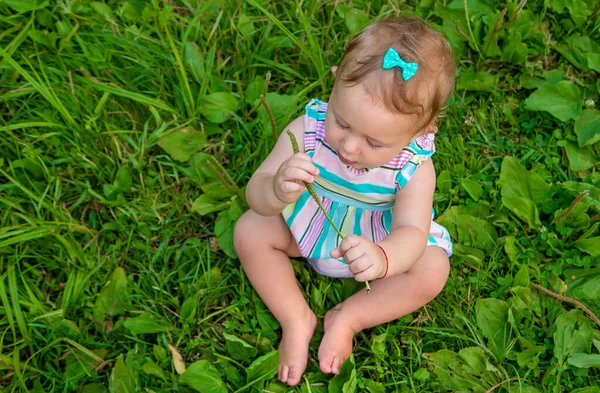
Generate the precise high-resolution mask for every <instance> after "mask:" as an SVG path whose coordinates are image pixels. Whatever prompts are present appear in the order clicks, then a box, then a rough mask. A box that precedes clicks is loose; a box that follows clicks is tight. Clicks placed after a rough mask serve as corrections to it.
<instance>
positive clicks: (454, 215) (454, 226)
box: [437, 206, 498, 250]
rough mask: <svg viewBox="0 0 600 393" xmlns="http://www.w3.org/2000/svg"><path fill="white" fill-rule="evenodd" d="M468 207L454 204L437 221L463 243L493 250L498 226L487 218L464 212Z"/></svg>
mask: <svg viewBox="0 0 600 393" xmlns="http://www.w3.org/2000/svg"><path fill="white" fill-rule="evenodd" d="M465 210H466V209H465V208H463V207H461V206H452V207H451V208H450V209H448V210H446V211H445V212H444V214H442V215H441V216H440V217H439V218H438V220H437V222H438V223H440V224H441V225H443V226H445V227H446V228H447V229H448V231H449V232H450V235H451V237H452V238H458V242H459V243H460V244H461V245H464V246H467V247H475V248H479V249H482V250H491V249H493V248H494V247H495V246H496V242H497V240H498V234H497V233H496V228H494V226H493V225H492V224H491V223H490V222H489V221H487V220H484V219H481V218H479V217H475V216H473V215H471V214H465V213H463V212H464V211H465Z"/></svg>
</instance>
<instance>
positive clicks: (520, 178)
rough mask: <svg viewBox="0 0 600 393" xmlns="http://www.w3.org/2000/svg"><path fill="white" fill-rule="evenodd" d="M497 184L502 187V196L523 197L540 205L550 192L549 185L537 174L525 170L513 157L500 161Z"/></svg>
mask: <svg viewBox="0 0 600 393" xmlns="http://www.w3.org/2000/svg"><path fill="white" fill-rule="evenodd" d="M498 184H499V185H500V186H501V187H502V196H507V197H512V196H516V197H523V198H527V199H530V200H532V201H533V202H535V203H540V204H541V203H544V202H546V200H547V199H548V192H549V190H550V185H549V184H548V183H546V182H545V181H544V179H542V177H541V176H540V175H539V174H537V173H535V172H530V171H528V170H527V169H525V167H524V166H523V165H521V163H520V162H519V160H518V159H517V158H515V157H504V159H503V160H502V166H501V168H500V179H499V181H498Z"/></svg>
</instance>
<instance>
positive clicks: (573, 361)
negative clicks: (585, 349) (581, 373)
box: [567, 353, 600, 368]
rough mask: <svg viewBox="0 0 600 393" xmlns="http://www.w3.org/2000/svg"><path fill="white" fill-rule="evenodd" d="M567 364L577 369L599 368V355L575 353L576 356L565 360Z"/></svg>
mask: <svg viewBox="0 0 600 393" xmlns="http://www.w3.org/2000/svg"><path fill="white" fill-rule="evenodd" d="M567 362H568V363H569V364H570V365H571V366H575V367H578V368H590V367H595V368H600V355H598V354H593V355H589V354H586V353H576V354H573V356H571V357H570V358H569V359H567Z"/></svg>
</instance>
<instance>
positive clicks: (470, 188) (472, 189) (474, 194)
mask: <svg viewBox="0 0 600 393" xmlns="http://www.w3.org/2000/svg"><path fill="white" fill-rule="evenodd" d="M460 184H461V186H462V187H463V188H464V189H465V191H467V193H468V194H469V196H470V197H471V198H473V199H474V200H476V201H478V200H479V199H480V198H481V195H482V194H483V188H482V187H481V184H479V183H478V182H476V181H475V180H471V179H462V180H461V181H460Z"/></svg>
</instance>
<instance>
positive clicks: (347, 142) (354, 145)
mask: <svg viewBox="0 0 600 393" xmlns="http://www.w3.org/2000/svg"><path fill="white" fill-rule="evenodd" d="M344 151H345V152H346V153H348V155H352V154H357V153H358V151H359V146H358V139H357V138H352V137H349V138H346V139H344Z"/></svg>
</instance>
